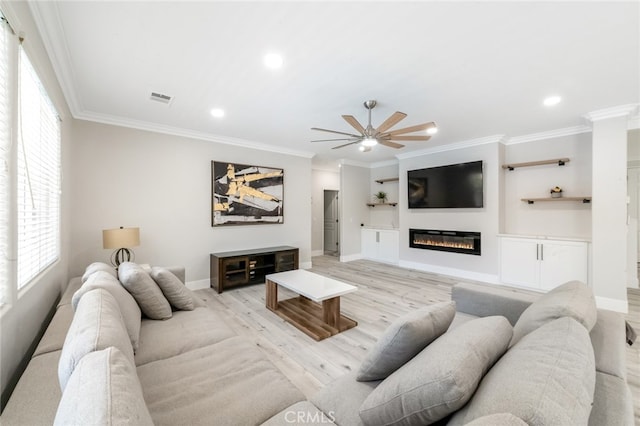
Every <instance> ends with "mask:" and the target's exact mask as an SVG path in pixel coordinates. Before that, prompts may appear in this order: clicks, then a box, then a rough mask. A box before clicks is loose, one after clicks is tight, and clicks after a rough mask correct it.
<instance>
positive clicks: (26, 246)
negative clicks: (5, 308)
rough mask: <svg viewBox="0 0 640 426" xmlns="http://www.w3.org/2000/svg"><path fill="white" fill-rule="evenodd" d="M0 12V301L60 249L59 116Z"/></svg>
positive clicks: (54, 257)
mask: <svg viewBox="0 0 640 426" xmlns="http://www.w3.org/2000/svg"><path fill="white" fill-rule="evenodd" d="M19 44H20V42H19V39H18V37H17V36H16V35H15V34H14V31H13V30H12V29H11V26H10V25H9V22H7V19H6V18H5V16H4V15H3V14H2V13H1V12H0V305H3V304H6V303H12V302H13V301H15V299H16V297H17V294H18V291H17V290H19V289H20V288H22V287H24V286H25V285H26V284H28V283H29V282H31V281H32V280H33V279H34V278H35V277H36V276H38V274H40V273H41V272H42V271H43V270H44V269H45V268H47V267H48V266H49V265H51V264H52V263H54V262H55V261H56V260H57V259H58V258H59V255H60V181H61V179H60V166H61V164H60V144H61V139H60V120H59V118H58V113H57V111H56V109H55V107H54V106H53V104H52V102H51V100H50V99H49V96H48V95H47V93H46V91H45V89H44V86H43V85H42V82H41V81H40V79H39V78H38V75H37V74H36V71H35V69H34V67H33V66H32V64H31V62H30V60H29V58H28V56H27V54H26V52H25V51H24V50H23V49H22V46H20V45H19Z"/></svg>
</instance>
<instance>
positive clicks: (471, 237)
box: [409, 229, 480, 256]
mask: <svg viewBox="0 0 640 426" xmlns="http://www.w3.org/2000/svg"><path fill="white" fill-rule="evenodd" d="M409 247H413V248H419V249H425V250H438V251H448V252H452V253H464V254H474V255H476V256H480V233H479V232H467V231H443V230H438V229H409Z"/></svg>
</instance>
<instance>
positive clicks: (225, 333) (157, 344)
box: [135, 308, 236, 365]
mask: <svg viewBox="0 0 640 426" xmlns="http://www.w3.org/2000/svg"><path fill="white" fill-rule="evenodd" d="M235 335H236V334H235V333H234V332H233V331H232V330H231V329H230V328H229V326H228V325H227V324H226V323H225V322H224V320H223V319H222V318H221V317H220V316H219V315H218V314H217V313H215V312H214V311H212V310H211V309H208V308H197V309H194V310H193V311H178V312H174V314H173V317H171V318H169V319H168V320H165V321H154V320H149V319H144V320H142V327H141V328H140V346H139V347H138V350H137V352H136V355H135V361H136V365H143V364H147V363H149V362H151V361H157V360H159V359H165V358H170V357H172V356H175V355H178V354H181V353H183V352H187V351H190V350H193V349H198V348H201V347H203V346H207V345H211V344H214V343H217V342H220V341H222V340H224V339H228V338H229V337H234V336H235Z"/></svg>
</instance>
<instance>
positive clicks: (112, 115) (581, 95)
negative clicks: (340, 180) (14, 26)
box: [31, 1, 640, 164]
mask: <svg viewBox="0 0 640 426" xmlns="http://www.w3.org/2000/svg"><path fill="white" fill-rule="evenodd" d="M31 6H32V11H33V12H34V15H35V18H36V22H37V23H38V26H39V29H40V31H41V33H42V35H43V38H44V39H45V44H46V45H47V49H48V51H49V54H50V56H51V57H52V61H53V63H54V68H55V69H56V73H57V74H58V79H59V80H60V81H61V84H62V86H63V90H64V92H65V96H66V97H67V101H68V103H69V105H70V108H71V110H72V113H73V115H74V116H75V117H76V118H81V119H89V120H95V121H101V122H107V123H115V124H123V125H127V126H133V127H139V128H148V129H156V130H161V131H166V132H169V133H175V134H184V135H191V136H195V137H201V138H204V139H211V140H221V141H226V142H231V143H240V144H248V145H250V146H251V145H258V146H263V147H264V146H269V147H272V149H273V150H276V151H280V152H295V153H302V154H304V153H309V155H311V153H315V154H316V157H315V158H314V162H315V163H318V164H320V163H323V162H331V163H337V160H339V159H347V160H351V161H359V162H382V161H386V160H390V159H394V155H396V154H400V153H407V152H409V151H411V150H425V149H428V148H434V147H439V146H441V145H445V144H453V143H458V144H460V143H465V141H469V140H473V139H477V138H485V137H488V136H493V135H505V136H506V137H507V138H510V137H519V136H523V135H530V134H533V133H538V132H546V131H551V130H556V129H565V128H573V127H575V126H584V125H585V124H587V123H586V121H585V119H584V118H583V115H584V114H586V113H588V112H591V111H595V110H599V109H604V108H610V107H614V106H619V105H627V104H637V103H638V102H639V99H640V84H639V81H640V68H639V67H640V65H639V64H640V29H639V16H640V3H638V2H637V1H635V2H576V1H574V2H566V3H564V2H563V3H560V2H504V1H503V2H446V3H445V2H379V1H376V2H365V1H358V2H338V1H333V2H309V1H305V2H292V1H289V2H266V1H261V2H244V1H242V2H237V1H235V2H219V1H200V2H182V1H174V2H169V1H161V2H149V1H145V2H112V1H77V2H65V1H57V2H56V1H43V2H37V3H32V4H31ZM272 51H275V52H279V53H281V54H282V55H283V56H284V66H283V68H282V69H280V70H277V71H274V70H269V69H266V68H265V67H264V66H263V64H262V60H263V56H264V55H265V54H266V53H268V52H272ZM152 91H155V92H160V93H164V94H168V95H171V96H173V97H174V100H173V101H172V103H171V104H170V105H169V106H167V105H163V104H160V103H158V102H154V101H151V100H149V95H150V93H151V92H152ZM551 94H558V95H560V96H562V98H563V102H562V103H560V104H559V105H557V106H555V107H553V108H548V107H544V106H543V105H542V100H543V99H544V98H545V97H546V96H548V95H551ZM367 99H376V100H377V101H378V107H376V109H375V110H373V120H372V121H373V125H374V127H375V126H376V125H377V124H380V123H381V122H382V121H383V120H384V119H385V118H387V117H388V116H389V115H390V114H391V113H392V112H394V111H396V110H397V111H402V112H405V113H407V114H408V117H407V118H406V119H405V120H403V121H402V122H401V123H399V124H398V125H397V126H396V127H395V128H399V127H406V126H410V125H414V124H420V123H423V122H426V121H436V122H437V123H438V126H439V128H440V132H439V133H438V134H437V135H436V136H434V137H433V138H432V139H431V140H430V141H428V142H406V145H407V146H406V147H405V148H403V149H401V150H395V149H391V148H387V147H383V146H377V147H375V148H374V150H373V151H372V152H368V153H361V152H359V151H358V150H357V148H356V146H350V147H347V148H343V149H339V150H332V149H331V147H332V146H336V145H338V144H339V143H336V144H333V143H314V144H312V143H310V142H309V141H310V140H312V139H324V138H326V137H327V136H329V137H330V135H329V134H325V133H320V132H314V131H311V130H310V128H311V127H323V128H329V129H335V130H339V131H346V132H352V131H353V129H352V128H351V127H350V126H349V125H348V124H347V123H346V122H344V121H343V120H342V118H341V117H340V116H341V115H342V114H351V115H354V116H355V117H356V118H357V119H358V120H359V121H360V122H361V123H363V124H365V123H366V120H367V114H366V110H365V109H364V107H363V106H362V103H363V101H365V100H367ZM214 107H220V108H223V109H224V110H225V111H226V116H225V117H224V118H223V119H214V118H213V117H211V115H210V114H209V111H210V110H211V109H212V108H214Z"/></svg>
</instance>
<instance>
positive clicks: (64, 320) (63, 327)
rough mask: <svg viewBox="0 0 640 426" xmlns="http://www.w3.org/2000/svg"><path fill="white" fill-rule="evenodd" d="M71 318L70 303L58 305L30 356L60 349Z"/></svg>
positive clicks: (71, 309)
mask: <svg viewBox="0 0 640 426" xmlns="http://www.w3.org/2000/svg"><path fill="white" fill-rule="evenodd" d="M72 320H73V308H71V305H70V304H69V305H62V306H60V307H58V309H56V313H55V314H53V318H52V319H51V322H50V323H49V326H48V327H47V329H46V330H45V332H44V334H43V335H42V339H40V342H39V343H38V346H37V347H36V350H35V351H34V352H33V355H32V356H38V355H42V354H45V353H47V352H53V351H59V350H60V349H62V345H63V344H64V339H65V337H66V336H67V331H68V330H69V326H70V325H71V321H72Z"/></svg>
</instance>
